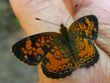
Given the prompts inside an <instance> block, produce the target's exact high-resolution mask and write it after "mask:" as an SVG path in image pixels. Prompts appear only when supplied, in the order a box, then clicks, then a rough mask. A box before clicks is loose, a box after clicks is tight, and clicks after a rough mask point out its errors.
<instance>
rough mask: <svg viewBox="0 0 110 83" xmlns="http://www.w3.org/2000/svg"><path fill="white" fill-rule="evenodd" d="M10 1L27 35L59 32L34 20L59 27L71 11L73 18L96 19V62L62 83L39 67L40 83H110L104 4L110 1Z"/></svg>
mask: <svg viewBox="0 0 110 83" xmlns="http://www.w3.org/2000/svg"><path fill="white" fill-rule="evenodd" d="M10 2H11V5H12V8H13V10H14V12H15V14H16V16H17V18H18V19H19V21H20V23H21V25H22V27H23V29H24V31H25V32H26V33H27V35H31V34H35V33H40V32H45V31H59V28H60V27H58V26H55V25H51V24H48V23H44V22H41V21H37V20H35V18H41V19H44V20H46V21H50V22H53V23H56V24H61V23H62V22H63V23H65V22H66V21H67V19H68V17H69V16H70V12H71V13H72V16H73V18H74V19H77V18H80V17H82V16H85V15H87V14H89V15H91V14H93V15H96V16H97V17H98V19H99V34H98V39H97V41H96V45H98V47H97V49H98V52H99V55H100V59H99V61H98V62H97V63H96V64H95V65H94V66H91V67H89V68H87V69H86V68H81V69H78V70H76V71H74V72H73V73H72V75H71V76H68V77H66V78H64V79H61V80H53V79H49V78H47V77H45V76H44V75H43V73H42V71H41V68H40V66H39V70H38V72H39V78H40V79H39V80H40V81H39V82H40V83H45V82H47V83H98V82H99V83H110V79H109V77H110V59H109V56H108V55H109V54H110V43H109V42H108V41H109V40H110V28H109V25H110V23H109V22H110V21H109V19H108V17H109V12H108V11H109V7H110V6H109V4H107V3H110V1H109V0H106V1H105V0H101V1H100V0H97V1H95V0H64V1H63V0H51V1H50V0H39V1H38V0H31V1H30V0H16V1H15V0H10ZM104 4H106V6H105V5H104ZM107 5H108V6H107ZM100 12H101V13H100ZM72 22H73V20H72V19H71V20H69V22H68V24H67V26H69V25H70V24H71V23H72ZM100 48H101V49H102V50H101V49H100ZM104 51H105V52H106V53H105V52H104Z"/></svg>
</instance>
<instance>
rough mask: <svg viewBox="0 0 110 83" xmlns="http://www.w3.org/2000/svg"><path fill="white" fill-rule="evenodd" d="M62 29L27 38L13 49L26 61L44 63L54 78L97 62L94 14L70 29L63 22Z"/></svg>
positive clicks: (77, 22) (82, 19) (28, 62)
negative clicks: (57, 31) (58, 31)
mask: <svg viewBox="0 0 110 83" xmlns="http://www.w3.org/2000/svg"><path fill="white" fill-rule="evenodd" d="M60 32H61V33H56V32H44V33H40V34H35V35H32V36H29V37H26V38H24V39H23V40H21V41H19V42H17V43H16V44H15V45H14V46H13V47H12V51H13V52H14V54H15V55H16V57H17V58H19V59H20V60H21V61H23V62H25V63H26V64H29V65H38V64H39V63H41V68H42V71H43V73H44V74H45V75H46V76H47V77H49V78H53V79H59V78H64V77H66V76H69V75H70V74H71V73H72V72H73V71H74V70H76V69H77V68H81V67H89V66H91V65H93V64H95V63H96V62H97V61H98V58H99V54H98V52H97V50H96V47H95V46H94V44H93V41H95V40H96V38H97V33H98V21H97V18H96V17H95V16H93V15H89V16H85V17H82V18H80V19H78V20H77V21H75V22H74V23H72V25H71V26H70V28H69V29H68V30H67V28H66V27H65V26H64V25H63V24H61V29H60Z"/></svg>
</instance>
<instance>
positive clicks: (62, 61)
mask: <svg viewBox="0 0 110 83" xmlns="http://www.w3.org/2000/svg"><path fill="white" fill-rule="evenodd" d="M61 39H62V38H60V39H58V40H57V43H54V46H53V47H52V48H51V49H50V50H49V52H48V53H47V54H46V56H45V58H44V59H43V60H42V70H43V73H44V74H45V75H46V76H47V77H51V78H54V79H58V78H64V77H66V76H68V75H70V74H71V73H72V71H73V70H74V69H75V67H74V66H73V64H74V63H72V62H71V57H70V55H71V53H70V50H69V48H68V46H66V45H65V44H64V43H63V42H61V41H60V40H61Z"/></svg>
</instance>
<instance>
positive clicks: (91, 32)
mask: <svg viewBox="0 0 110 83" xmlns="http://www.w3.org/2000/svg"><path fill="white" fill-rule="evenodd" d="M69 32H71V33H72V34H74V32H75V34H76V35H79V36H82V37H85V38H88V39H91V40H96V39H97V34H98V20H97V18H96V16H94V15H88V16H84V17H82V18H79V19H78V20H76V21H75V22H74V23H72V24H71V26H70V28H69Z"/></svg>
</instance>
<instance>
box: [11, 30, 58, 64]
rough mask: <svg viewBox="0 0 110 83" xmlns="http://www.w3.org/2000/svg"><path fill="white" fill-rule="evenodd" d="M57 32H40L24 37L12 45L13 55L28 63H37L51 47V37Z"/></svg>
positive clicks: (56, 34)
mask: <svg viewBox="0 0 110 83" xmlns="http://www.w3.org/2000/svg"><path fill="white" fill-rule="evenodd" d="M56 37H59V34H58V33H54V32H52V33H49V32H48V33H41V34H36V35H32V36H29V37H26V38H24V39H23V40H21V41H19V42H17V43H16V44H15V45H13V47H12V51H13V52H14V54H15V56H16V57H17V58H18V59H20V60H21V61H23V62H25V63H26V64H29V65H37V64H38V63H39V62H40V61H41V60H42V58H43V57H44V56H45V55H46V53H47V52H48V50H49V49H51V43H52V42H53V39H54V38H56Z"/></svg>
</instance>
